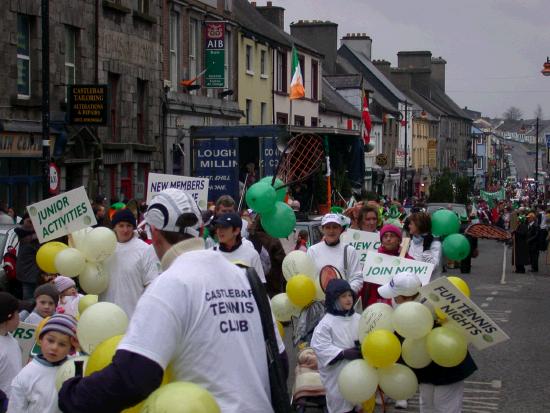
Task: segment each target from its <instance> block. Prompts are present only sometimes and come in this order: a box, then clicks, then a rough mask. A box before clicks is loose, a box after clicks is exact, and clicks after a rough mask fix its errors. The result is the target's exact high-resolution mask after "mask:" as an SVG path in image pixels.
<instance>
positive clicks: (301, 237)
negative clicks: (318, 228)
mask: <svg viewBox="0 0 550 413" xmlns="http://www.w3.org/2000/svg"><path fill="white" fill-rule="evenodd" d="M308 238H309V236H308V233H307V230H306V229H301V230H300V232H298V237H297V238H296V245H295V246H294V250H299V251H303V252H307V244H308Z"/></svg>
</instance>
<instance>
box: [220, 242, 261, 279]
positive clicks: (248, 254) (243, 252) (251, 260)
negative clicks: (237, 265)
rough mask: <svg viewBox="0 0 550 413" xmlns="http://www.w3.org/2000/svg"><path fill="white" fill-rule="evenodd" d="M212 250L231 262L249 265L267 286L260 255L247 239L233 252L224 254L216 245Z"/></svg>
mask: <svg viewBox="0 0 550 413" xmlns="http://www.w3.org/2000/svg"><path fill="white" fill-rule="evenodd" d="M212 249H214V250H216V251H218V252H219V253H220V254H222V255H223V256H224V257H225V258H226V259H227V260H229V261H230V262H233V263H234V262H235V261H241V262H242V263H243V264H245V265H248V266H249V267H252V268H254V269H255V270H256V272H257V273H258V277H260V280H262V282H263V283H264V284H265V283H266V280H265V273H264V267H263V265H262V260H261V259H260V254H258V251H256V250H255V249H254V245H253V244H252V243H251V242H250V241H248V240H247V239H244V238H243V239H242V244H241V246H240V247H239V248H237V249H236V250H234V251H231V252H224V251H222V250H221V249H220V246H219V245H216V246H215V247H213V248H212Z"/></svg>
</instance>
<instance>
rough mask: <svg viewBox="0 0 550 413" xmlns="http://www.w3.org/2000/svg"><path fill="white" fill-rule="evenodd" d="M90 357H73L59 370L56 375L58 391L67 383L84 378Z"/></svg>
mask: <svg viewBox="0 0 550 413" xmlns="http://www.w3.org/2000/svg"><path fill="white" fill-rule="evenodd" d="M88 359H89V357H88V356H78V357H71V358H69V359H68V360H67V361H66V362H65V363H63V364H62V365H61V366H59V369H58V370H57V373H56V374H55V388H56V389H57V391H59V389H61V386H62V385H63V383H65V381H67V380H69V379H71V378H73V377H77V376H83V375H84V371H85V370H86V365H87V364H88Z"/></svg>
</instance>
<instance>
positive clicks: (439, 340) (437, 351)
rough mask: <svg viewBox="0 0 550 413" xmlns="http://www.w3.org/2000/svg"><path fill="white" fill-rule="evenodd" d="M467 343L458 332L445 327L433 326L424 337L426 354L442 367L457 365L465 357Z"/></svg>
mask: <svg viewBox="0 0 550 413" xmlns="http://www.w3.org/2000/svg"><path fill="white" fill-rule="evenodd" d="M467 346H468V343H467V341H466V339H465V338H464V336H463V335H461V334H460V333H459V332H457V331H455V330H453V329H449V328H446V327H437V328H434V329H433V330H432V331H431V332H430V334H428V337H427V339H426V347H427V348H428V354H429V355H430V357H431V358H432V360H433V361H434V362H435V363H437V364H439V365H440V366H443V367H454V366H458V365H459V364H460V363H462V362H463V361H464V359H465V358H466V354H467V352H468V347H467Z"/></svg>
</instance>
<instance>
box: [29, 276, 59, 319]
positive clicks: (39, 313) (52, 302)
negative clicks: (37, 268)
mask: <svg viewBox="0 0 550 413" xmlns="http://www.w3.org/2000/svg"><path fill="white" fill-rule="evenodd" d="M34 299H35V301H36V305H35V307H34V310H32V313H31V314H30V315H29V316H28V317H27V318H26V319H25V320H24V321H25V323H29V324H35V325H38V324H39V323H40V322H41V321H42V320H43V319H44V318H46V317H49V316H51V315H53V313H55V308H56V307H57V303H58V302H59V293H58V292H57V289H56V288H55V286H54V285H52V284H43V285H41V286H40V287H38V288H37V289H36V290H35V291H34Z"/></svg>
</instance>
